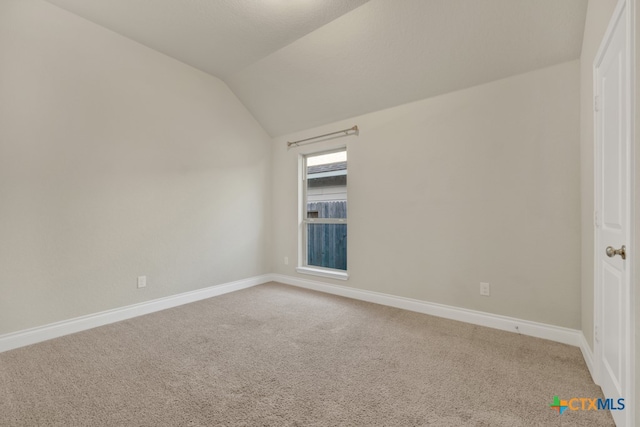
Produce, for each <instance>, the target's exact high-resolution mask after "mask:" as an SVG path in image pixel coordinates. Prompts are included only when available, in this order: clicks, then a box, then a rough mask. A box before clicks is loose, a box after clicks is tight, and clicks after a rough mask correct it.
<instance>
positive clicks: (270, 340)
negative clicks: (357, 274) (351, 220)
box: [0, 283, 613, 427]
mask: <svg viewBox="0 0 640 427" xmlns="http://www.w3.org/2000/svg"><path fill="white" fill-rule="evenodd" d="M554 395H558V396H560V397H561V398H563V399H566V398H570V397H602V394H601V391H600V389H599V387H597V386H596V385H594V384H593V382H592V381H591V379H590V376H589V373H588V371H587V368H586V366H585V363H584V361H583V359H582V356H581V354H580V350H579V349H578V348H575V347H571V346H567V345H563V344H558V343H554V342H550V341H545V340H541V339H536V338H531V337H525V336H520V335H517V334H514V333H509V332H503V331H497V330H492V329H487V328H482V327H477V326H473V325H469V324H465V323H460V322H456V321H451V320H445V319H440V318H436V317H432V316H427V315H423V314H418V313H412V312H408V311H403V310H398V309H394V308H389V307H384V306H380V305H375V304H370V303H365V302H359V301H354V300H349V299H346V298H340V297H336V296H331V295H325V294H321V293H317V292H312V291H307V290H302V289H297V288H293V287H289V286H285V285H281V284H276V283H270V284H266V285H261V286H257V287H254V288H250V289H247V290H243V291H239V292H235V293H231V294H227V295H223V296H220V297H216V298H212V299H209V300H204V301H200V302H197V303H193V304H189V305H185V306H181V307H177V308H173V309H170V310H165V311H162V312H158V313H154V314H150V315H147V316H142V317H138V318H135V319H131V320H128V321H124V322H120V323H116V324H112V325H108V326H103V327H100V328H95V329H92V330H89V331H85V332H81V333H77V334H74V335H69V336H66V337H62V338H58V339H55V340H51V341H47V342H44V343H40V344H36V345H33V346H29V347H24V348H21V349H16V350H12V351H8V352H5V353H1V354H0V425H1V426H49V425H56V426H423V425H433V426H509V427H515V426H571V425H575V426H607V425H613V421H612V419H611V416H610V414H609V413H608V412H607V411H566V412H565V413H564V414H563V415H559V414H558V413H557V412H555V411H553V410H552V409H551V408H550V407H549V404H550V403H552V400H553V396H554Z"/></svg>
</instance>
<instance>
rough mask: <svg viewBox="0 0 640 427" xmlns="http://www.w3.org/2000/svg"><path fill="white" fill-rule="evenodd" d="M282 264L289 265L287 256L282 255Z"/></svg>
mask: <svg viewBox="0 0 640 427" xmlns="http://www.w3.org/2000/svg"><path fill="white" fill-rule="evenodd" d="M284 265H289V257H288V256H286V257H284Z"/></svg>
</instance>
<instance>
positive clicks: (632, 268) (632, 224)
mask: <svg viewBox="0 0 640 427" xmlns="http://www.w3.org/2000/svg"><path fill="white" fill-rule="evenodd" d="M625 11H626V14H627V15H626V20H627V22H626V24H627V34H626V38H627V58H628V66H627V73H629V75H628V79H629V89H630V93H629V100H628V105H627V107H628V108H627V111H628V115H629V128H628V132H629V153H628V156H629V159H628V168H629V169H628V173H627V177H628V180H629V182H628V202H629V230H628V236H627V241H628V242H629V244H628V245H627V246H628V255H629V256H628V260H629V261H628V262H629V264H628V268H629V280H630V282H629V316H628V320H627V322H628V328H627V330H628V334H627V337H626V339H627V341H628V342H627V352H626V353H627V354H626V356H627V357H628V358H629V359H628V360H629V367H628V368H629V376H630V381H629V383H628V386H627V390H626V391H625V392H626V394H625V396H624V397H625V404H626V409H627V410H625V413H626V423H627V425H629V426H632V425H635V420H636V412H637V411H636V408H635V406H636V398H635V396H636V385H637V384H636V369H637V367H636V363H635V361H636V351H635V350H636V347H635V346H636V343H635V335H636V315H637V313H636V312H635V308H636V299H638V298H639V297H640V295H637V290H636V289H635V286H634V284H635V283H636V281H637V280H638V278H640V276H639V275H638V268H640V258H639V257H638V256H637V255H636V252H635V248H636V247H637V244H639V243H640V240H639V239H637V233H638V232H639V231H640V230H637V229H636V228H637V225H636V217H637V214H640V212H637V213H636V191H637V190H638V189H640V185H638V184H637V183H636V181H637V174H636V170H637V165H636V147H635V146H636V145H637V141H636V131H635V128H636V127H635V123H636V64H635V45H636V43H635V31H636V28H635V16H636V0H619V1H618V4H617V5H616V8H615V11H614V12H613V15H612V17H611V20H610V21H609V25H608V27H607V31H606V32H605V34H604V36H603V38H602V41H601V43H600V47H599V49H598V53H597V54H596V56H595V59H594V62H593V94H594V103H595V102H596V101H595V97H596V94H597V93H598V88H597V85H598V82H597V68H598V65H599V63H600V62H601V61H602V59H603V56H604V53H605V50H606V47H607V45H608V44H609V42H610V40H611V36H612V34H613V31H614V29H615V24H616V23H617V22H618V21H619V20H620V18H621V15H622V13H623V12H625ZM594 105H595V104H594ZM593 114H594V116H593V117H594V181H593V187H594V188H593V190H594V192H593V194H594V208H595V211H596V213H595V215H596V218H597V216H598V215H599V210H600V206H599V200H598V194H597V189H596V187H597V180H599V179H600V177H599V176H598V171H599V166H598V162H599V161H600V154H599V146H600V133H599V129H600V125H599V121H598V117H597V116H596V115H597V112H596V110H595V108H594V112H593ZM597 221H598V220H596V222H597ZM603 248H604V246H602V243H601V242H600V239H599V233H598V228H597V226H596V224H594V253H593V260H594V276H593V277H594V284H593V285H594V286H593V288H594V307H593V309H594V330H593V331H592V333H593V344H594V367H593V368H594V381H595V382H596V383H597V384H599V383H600V380H601V374H602V373H601V372H600V364H601V358H602V340H600V341H597V340H596V339H595V337H596V331H597V328H598V327H599V326H600V323H601V316H602V313H601V311H600V307H601V304H600V303H601V299H602V296H601V286H602V285H601V283H600V271H599V270H600V265H599V264H600V263H599V261H598V257H599V255H600V252H601V251H602V250H603Z"/></svg>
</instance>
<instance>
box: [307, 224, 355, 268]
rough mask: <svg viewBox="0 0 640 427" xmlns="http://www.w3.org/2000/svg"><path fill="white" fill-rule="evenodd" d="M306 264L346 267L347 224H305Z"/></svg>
mask: <svg viewBox="0 0 640 427" xmlns="http://www.w3.org/2000/svg"><path fill="white" fill-rule="evenodd" d="M307 265H312V266H317V267H326V268H335V269H338V270H346V269H347V224H307Z"/></svg>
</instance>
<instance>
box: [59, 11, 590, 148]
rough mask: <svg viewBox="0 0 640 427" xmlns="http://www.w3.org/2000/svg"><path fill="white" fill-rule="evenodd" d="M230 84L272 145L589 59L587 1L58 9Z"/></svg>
mask: <svg viewBox="0 0 640 427" xmlns="http://www.w3.org/2000/svg"><path fill="white" fill-rule="evenodd" d="M48 1H49V2H50V3H53V4H55V5H58V6H60V7H62V8H64V9H66V10H68V11H70V12H72V13H75V14H77V15H80V16H82V17H84V18H86V19H88V20H90V21H93V22H95V23H96V24H99V25H102V26H104V27H106V28H108V29H110V30H113V31H115V32H117V33H120V34H122V35H123V36H125V37H128V38H131V39H133V40H135V41H137V42H139V43H142V44H144V45H146V46H148V47H150V48H152V49H155V50H158V51H160V52H162V53H164V54H166V55H169V56H172V57H174V58H176V59H178V60H180V61H182V62H185V63H187V64H189V65H191V66H193V67H196V68H199V69H201V70H202V71H205V72H207V73H210V74H212V75H214V76H216V77H219V78H220V79H222V80H224V81H225V82H226V83H227V84H228V85H229V87H230V88H231V89H232V90H233V91H234V93H235V94H236V95H237V96H238V97H239V98H240V100H241V101H242V102H243V103H244V104H245V105H246V107H247V108H248V109H249V110H250V111H251V113H252V114H253V115H254V116H255V117H256V119H257V120H258V121H259V122H260V123H261V124H262V126H263V127H264V128H265V129H266V130H267V132H269V133H270V134H271V135H272V136H278V135H283V134H286V133H290V132H294V131H298V130H302V129H307V128H310V127H314V126H319V125H322V124H326V123H330V122H333V121H337V120H341V119H345V118H348V117H353V116H357V115H360V114H364V113H368V112H371V111H376V110H380V109H384V108H388V107H392V106H395V105H400V104H404V103H407V102H411V101H415V100H418V99H423V98H427V97H431V96H436V95H440V94H443V93H447V92H452V91H455V90H459V89H463V88H466V87H470V86H474V85H478V84H482V83H487V82H490V81H493V80H497V79H500V78H504V77H508V76H510V75H515V74H519V73H523V72H527V71H531V70H534V69H538V68H543V67H547V66H550V65H554V64H558V63H561V62H565V61H570V60H573V59H577V58H579V56H580V50H581V46H582V34H583V30H584V22H585V15H586V6H587V0H189V1H181V0H180V1H179V0H48Z"/></svg>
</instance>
